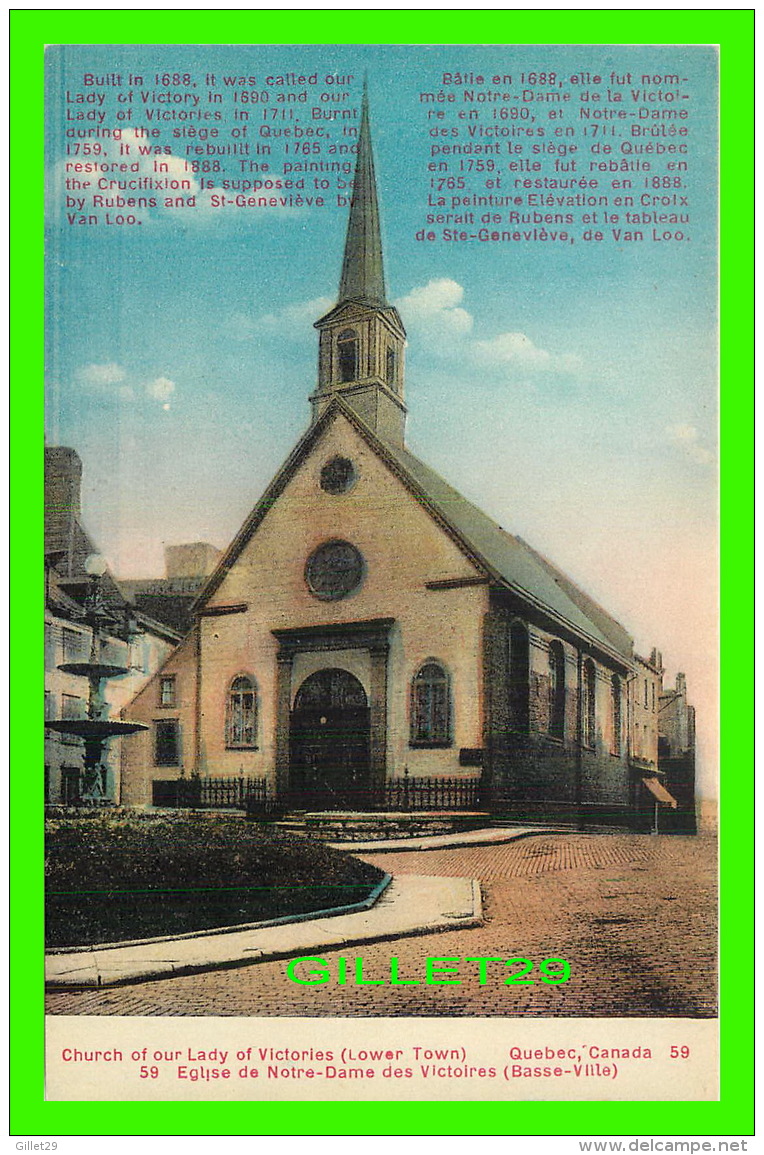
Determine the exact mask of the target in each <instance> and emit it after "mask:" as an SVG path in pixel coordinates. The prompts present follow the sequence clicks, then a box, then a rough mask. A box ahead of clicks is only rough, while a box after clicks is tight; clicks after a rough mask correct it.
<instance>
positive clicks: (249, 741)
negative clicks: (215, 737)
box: [225, 674, 257, 749]
mask: <svg viewBox="0 0 764 1155" xmlns="http://www.w3.org/2000/svg"><path fill="white" fill-rule="evenodd" d="M256 727H257V698H256V694H255V685H254V682H253V681H252V679H251V678H248V677H246V675H243V674H242V675H241V676H239V677H238V678H234V680H233V681H232V682H231V688H230V689H229V691H228V706H227V710H226V733H225V744H226V746H234V747H236V748H237V749H252V748H253V747H254V746H255V732H256Z"/></svg>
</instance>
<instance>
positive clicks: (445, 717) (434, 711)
mask: <svg viewBox="0 0 764 1155" xmlns="http://www.w3.org/2000/svg"><path fill="white" fill-rule="evenodd" d="M411 745H412V746H450V745H451V688H450V685H449V678H448V674H447V673H446V671H445V670H444V668H443V667H442V666H441V665H439V664H438V663H437V662H426V663H425V665H424V666H422V668H421V669H420V670H419V672H418V673H417V674H416V675H415V676H414V680H413V682H412V683H411Z"/></svg>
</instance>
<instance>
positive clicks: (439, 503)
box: [385, 443, 632, 658]
mask: <svg viewBox="0 0 764 1155" xmlns="http://www.w3.org/2000/svg"><path fill="white" fill-rule="evenodd" d="M385 449H386V451H387V452H388V453H389V454H390V455H391V456H392V457H393V458H394V459H395V461H396V462H397V463H398V464H399V465H400V466H401V467H402V468H403V469H404V470H405V471H406V472H407V473H408V474H409V476H410V477H411V478H413V480H414V481H415V482H416V485H417V487H418V488H419V490H420V492H421V495H422V496H423V497H424V498H425V499H427V501H428V502H429V503H430V504H432V505H433V506H434V507H435V509H436V510H437V511H438V513H439V514H440V515H441V516H442V517H443V519H444V520H445V521H447V522H448V523H449V524H450V525H451V526H452V528H454V529H455V530H456V531H457V534H458V535H459V537H460V538H461V539H462V540H463V542H464V544H465V545H466V546H467V547H468V549H469V551H470V552H471V553H474V554H476V555H477V558H478V560H480V561H482V562H483V563H484V564H485V565H486V566H487V567H488V569H489V571H492V572H493V575H494V576H496V577H498V578H499V579H500V580H502V581H503V582H505V583H506V584H507V585H509V586H510V587H511V588H512V589H514V590H515V591H516V592H518V593H520V594H521V595H522V596H523V597H525V598H527V599H528V600H529V601H531V602H533V603H534V604H536V605H541V606H542V607H544V608H547V609H550V610H552V611H553V613H554V614H555V615H557V616H559V617H562V618H564V619H565V621H567V622H569V623H570V625H572V626H574V627H575V628H576V629H577V630H578V631H579V632H583V633H585V634H587V635H588V636H589V637H590V638H592V639H593V640H594V641H596V642H599V643H601V644H604V645H605V646H606V648H607V649H611V650H612V649H614V650H616V651H617V652H618V653H619V654H620V655H621V656H624V657H629V658H630V657H631V652H632V639H631V637H630V636H629V634H628V633H627V632H626V630H625V629H624V628H623V626H621V625H620V624H619V623H618V622H617V621H615V619H614V618H611V617H610V615H609V614H607V613H606V612H605V610H603V609H602V607H601V606H598V605H597V603H596V602H595V601H594V600H593V599H592V598H590V597H589V595H588V594H586V593H584V591H583V590H581V589H579V588H578V586H576V585H575V583H574V582H572V581H571V580H570V578H568V577H567V576H566V575H565V574H564V573H562V572H561V571H560V570H558V569H557V568H556V566H554V565H552V563H551V562H550V561H547V559H546V558H545V557H543V555H542V554H540V553H537V551H536V550H534V549H533V548H532V547H531V546H529V545H528V544H527V542H525V541H523V539H522V538H520V537H515V536H513V535H512V534H510V533H508V532H507V531H506V530H505V529H502V527H501V526H500V525H498V524H497V523H496V522H495V521H493V519H492V518H490V517H489V516H488V515H487V514H486V513H483V511H482V510H481V509H478V507H477V506H476V505H473V504H472V502H470V501H468V500H467V498H466V497H462V495H461V494H460V493H459V492H458V491H457V490H456V489H454V488H453V487H452V486H450V485H449V484H448V482H446V481H444V480H443V478H442V477H440V476H439V474H437V473H436V472H435V470H434V469H431V468H430V467H429V465H425V464H424V462H423V461H420V460H419V459H418V458H417V457H414V455H413V453H410V452H409V451H408V450H407V449H403V448H399V447H398V446H395V445H388V444H387V443H385Z"/></svg>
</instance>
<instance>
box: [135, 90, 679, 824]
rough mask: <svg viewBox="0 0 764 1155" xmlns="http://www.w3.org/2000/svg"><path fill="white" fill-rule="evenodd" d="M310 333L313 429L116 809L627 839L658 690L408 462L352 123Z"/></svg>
mask: <svg viewBox="0 0 764 1155" xmlns="http://www.w3.org/2000/svg"><path fill="white" fill-rule="evenodd" d="M316 328H317V329H318V332H319V357H318V385H317V388H316V390H315V391H314V392H313V394H312V395H311V397H310V402H311V406H312V424H311V426H310V428H309V429H308V430H307V432H306V433H305V435H304V436H303V437H302V438H301V440H300V441H299V443H298V444H297V445H296V447H295V449H294V451H293V452H292V454H291V455H290V457H289V458H288V460H287V461H286V462H285V464H284V465H283V467H282V468H281V470H280V471H279V472H278V474H277V475H276V477H275V478H274V479H273V481H272V482H271V484H270V486H269V487H268V489H267V490H266V492H265V493H264V495H263V496H262V498H261V499H260V501H259V502H258V503H257V505H256V506H255V508H254V509H253V511H252V513H251V514H250V516H249V517H248V519H247V521H246V522H245V524H244V525H243V527H242V529H241V530H240V532H239V533H238V534H237V536H236V537H235V538H234V540H233V542H232V543H231V545H230V546H229V548H228V550H227V551H226V552H225V553H224V555H223V556H222V558H221V559H220V560H219V562H218V564H217V566H216V568H215V569H214V571H213V573H212V574H211V575H210V577H209V579H208V581H207V582H206V584H205V585H204V588H203V589H202V591H201V593H200V595H199V597H198V600H197V601H196V604H195V624H194V626H193V628H192V629H191V631H190V632H189V634H188V635H187V637H186V638H185V640H184V641H183V643H182V644H181V645H180V646H179V647H178V649H177V650H176V651H175V653H174V654H172V656H171V657H170V658H169V659H168V660H167V662H166V663H165V665H164V666H163V668H162V669H161V670H160V671H159V672H158V674H157V675H156V676H155V677H154V678H153V679H151V680H150V681H149V683H148V684H147V685H146V686H145V687H144V688H143V689H142V690H141V692H140V693H139V694H138V696H137V697H136V698H135V700H134V701H133V702H132V704H131V706H130V716H131V718H134V719H135V720H137V721H143V722H145V723H146V724H147V725H148V726H149V727H150V729H149V730H148V731H147V732H146V733H144V734H139V735H136V737H135V738H134V739H133V740H132V741H131V742H130V743H129V745H128V744H126V745H125V748H124V752H123V801H124V802H125V803H128V804H133V805H150V804H151V803H152V800H153V799H157V798H158V795H157V788H156V787H155V785H154V783H155V782H157V781H164V780H167V779H173V778H177V777H181V776H183V777H191V776H199V777H201V778H212V779H224V778H228V779H235V778H236V777H237V776H239V777H243V778H259V779H262V780H265V782H266V783H267V786H268V789H269V791H270V792H271V793H272V794H274V795H276V796H277V797H279V798H281V799H283V800H285V802H286V803H287V804H288V805H291V806H292V807H294V808H298V809H306V808H329V809H333V808H337V807H343V808H345V807H355V808H368V807H372V806H376V805H380V804H384V800H385V798H389V797H390V796H391V791H392V792H393V793H394V789H395V786H396V783H398V784H400V782H401V781H402V780H407V781H410V782H417V783H421V782H424V781H428V780H430V781H431V780H433V779H440V780H443V781H444V782H445V783H447V784H451V785H450V786H449V789H451V788H452V789H453V797H456V796H457V795H458V797H459V798H461V799H462V800H464V799H468V800H470V802H471V804H473V805H480V806H483V807H489V808H490V809H491V810H493V811H494V812H496V813H497V814H501V815H505V816H508V817H514V818H522V819H529V820H540V821H549V820H550V819H551V820H559V821H564V822H572V823H577V824H590V825H597V826H599V825H612V824H617V825H629V824H631V823H632V821H633V818H634V815H635V813H637V811H638V809H639V800H640V798H641V797H643V796H645V797H648V793H647V792H648V790H649V791H652V793H650V794H649V797H650V798H653V797H654V796H655V794H656V791H658V793H659V792H660V790H663V793H664V795H665V789H664V788H663V787H662V786H661V785H660V773H659V770H658V766H657V742H658V730H657V709H656V702H657V693H658V690H657V688H656V687H657V686H659V684H660V674H659V672H658V671H657V670H656V669H655V668H654V666H653V665H651V663H649V662H644V661H643V660H641V659H639V658H637V657H636V656H635V654H634V650H633V643H632V639H631V637H630V636H629V634H628V633H627V631H626V630H625V629H624V628H623V627H622V626H621V625H620V624H619V623H618V622H616V621H615V620H614V619H613V618H612V617H611V616H610V615H609V614H608V613H607V612H606V611H605V610H604V609H602V607H601V606H599V605H597V604H596V603H595V602H594V601H593V600H592V599H591V598H590V597H589V596H588V595H587V594H586V593H584V592H583V591H582V590H581V589H579V588H578V587H577V586H576V585H575V584H574V583H573V582H571V581H570V580H569V579H568V578H567V577H566V576H565V575H564V574H563V573H561V572H560V571H559V570H558V569H557V568H556V567H555V566H554V565H553V564H552V563H551V562H550V561H548V560H547V559H546V558H545V557H543V556H542V555H541V554H539V553H537V552H536V551H535V550H534V549H532V548H531V547H530V546H529V545H527V543H525V542H524V541H522V540H521V539H520V538H518V537H515V536H512V535H511V534H509V533H507V532H506V531H505V530H503V529H502V528H501V527H500V526H498V525H497V524H496V523H495V522H493V521H492V520H491V519H490V518H489V517H487V516H486V515H485V514H484V513H482V512H481V511H480V510H479V509H478V508H476V507H475V506H474V505H472V504H471V503H470V502H468V501H467V500H466V499H465V498H463V497H462V496H461V495H460V494H459V493H457V492H456V491H455V490H454V489H453V488H451V486H449V485H448V484H447V483H446V482H445V481H443V480H442V478H440V477H439V476H438V474H437V473H435V472H434V471H433V470H432V469H430V467H429V466H427V465H425V464H424V463H423V462H421V461H419V460H418V459H417V458H416V457H414V456H413V455H412V454H411V453H410V452H409V451H408V449H407V448H406V445H405V420H406V404H405V372H404V348H405V340H406V334H405V330H404V327H403V323H402V320H401V318H400V316H399V314H398V312H397V310H396V309H395V308H394V307H393V306H391V305H390V304H389V303H388V300H387V295H386V288H385V278H384V272H383V259H382V245H381V235H380V227H379V210H378V204H377V193H376V183H375V177H374V166H373V157H372V149H371V140H370V134H369V120H368V110H367V106H366V101H365V99H364V107H363V112H362V120H361V127H360V132H359V142H358V155H357V163H356V173H355V181H354V188H353V197H352V202H351V209H350V217H349V223H348V231H347V238H346V244H345V253H344V259H343V266H342V274H341V279H340V287H339V294H338V301H337V304H336V305H335V306H334V308H332V309H331V310H330V311H329V312H328V313H327V314H326V315H325V316H323V317H321V318H320V319H319V320H318V321H317V322H316ZM646 784H647V785H646ZM460 788H461V793H460V792H459V791H460ZM421 796H422V797H424V795H423V794H422V795H421ZM450 796H451V795H449V797H450ZM666 797H667V796H666ZM666 797H664V798H663V799H662V801H661V804H662V805H665V804H670V799H669V802H667V801H666ZM444 799H445V795H444ZM443 805H447V802H446V801H444V802H443Z"/></svg>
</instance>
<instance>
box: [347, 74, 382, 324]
mask: <svg viewBox="0 0 764 1155" xmlns="http://www.w3.org/2000/svg"><path fill="white" fill-rule="evenodd" d="M339 300H340V301H354V300H357V301H366V302H369V303H374V304H379V305H384V304H386V297H385V272H384V267H383V263H382V236H381V233H380V228H379V204H378V202H377V182H376V179H375V177H374V155H373V153H372V149H371V131H370V129H369V98H368V94H367V91H366V84H364V86H363V100H362V104H361V128H360V131H359V133H358V154H357V158H356V166H355V178H354V180H353V196H352V200H351V202H350V217H349V219H348V231H347V237H346V238H345V257H344V259H343V262H342V276H341V277H340V295H339Z"/></svg>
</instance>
